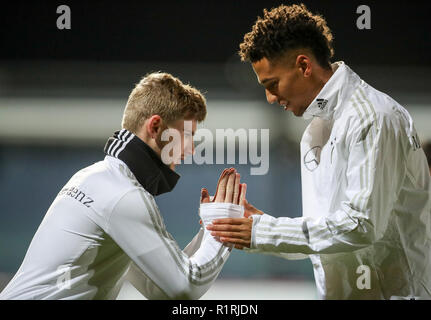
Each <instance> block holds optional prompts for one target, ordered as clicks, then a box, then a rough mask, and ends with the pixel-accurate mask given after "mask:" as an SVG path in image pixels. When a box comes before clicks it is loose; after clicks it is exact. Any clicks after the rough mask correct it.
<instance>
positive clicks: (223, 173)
mask: <svg viewBox="0 0 431 320" xmlns="http://www.w3.org/2000/svg"><path fill="white" fill-rule="evenodd" d="M227 170H228V169H227V168H225V169H224V170H223V171H222V172H221V174H220V177H219V179H218V181H217V188H216V192H215V194H214V196H213V200H215V199H216V197H217V192H218V189H219V186H220V181H221V180H222V179H223V177H224V176H225V175H226V172H227Z"/></svg>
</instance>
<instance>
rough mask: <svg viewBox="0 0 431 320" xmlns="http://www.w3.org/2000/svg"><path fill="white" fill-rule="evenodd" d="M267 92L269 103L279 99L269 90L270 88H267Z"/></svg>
mask: <svg viewBox="0 0 431 320" xmlns="http://www.w3.org/2000/svg"><path fill="white" fill-rule="evenodd" d="M265 94H266V100H267V101H268V103H269V104H273V103H275V102H277V101H278V100H277V96H276V95H274V94H272V93H271V92H269V90H265Z"/></svg>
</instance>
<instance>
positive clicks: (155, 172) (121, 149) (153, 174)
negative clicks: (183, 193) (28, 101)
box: [104, 129, 180, 196]
mask: <svg viewBox="0 0 431 320" xmlns="http://www.w3.org/2000/svg"><path fill="white" fill-rule="evenodd" d="M104 152H105V154H107V155H110V156H112V157H115V158H118V159H120V160H122V161H123V162H124V163H125V164H126V165H127V166H128V167H129V169H130V171H132V173H133V174H134V175H135V177H136V179H137V180H138V182H139V183H140V184H141V185H142V186H143V187H144V189H145V190H147V191H148V192H149V193H151V194H152V195H153V196H157V195H159V194H162V193H165V192H170V191H172V189H173V188H174V187H175V185H176V184H177V182H178V179H179V178H180V176H179V175H178V174H177V173H176V172H175V171H173V170H172V169H171V168H169V167H168V166H167V165H166V164H164V163H163V162H162V160H161V159H160V157H159V156H158V155H157V154H156V153H155V152H154V150H153V149H151V148H150V147H149V146H148V145H147V144H146V143H145V142H144V141H142V140H141V139H139V138H138V137H137V136H135V135H134V134H133V133H132V132H130V131H128V130H126V129H122V130H120V131H116V132H115V133H114V135H113V136H112V137H110V138H109V139H108V141H107V142H106V145H105V148H104Z"/></svg>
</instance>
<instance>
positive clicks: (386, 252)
mask: <svg viewBox="0 0 431 320" xmlns="http://www.w3.org/2000/svg"><path fill="white" fill-rule="evenodd" d="M332 67H333V69H334V70H336V71H335V73H334V74H333V75H332V77H331V78H330V79H329V81H328V82H327V83H326V84H325V86H324V87H323V88H322V90H321V91H320V92H319V94H318V95H317V97H316V98H315V99H314V101H313V102H312V103H311V104H310V106H309V107H308V108H307V110H306V112H305V114H304V118H306V119H309V118H313V120H312V121H311V123H310V124H309V125H308V127H307V128H306V130H305V132H304V135H303V137H302V141H301V177H302V207H303V217H300V218H284V217H283V218H274V217H272V216H270V215H267V214H264V215H262V216H258V215H254V216H252V217H253V229H252V244H251V250H250V251H252V252H253V251H254V252H265V253H273V254H277V255H282V256H284V257H287V258H292V259H293V258H304V257H307V256H308V257H310V259H311V262H312V264H313V268H314V276H315V281H316V285H317V289H318V295H319V298H322V299H399V298H405V299H419V298H423V299H430V298H431V263H430V262H431V231H430V226H431V220H430V218H431V202H430V174H429V169H428V164H427V160H426V157H425V154H424V152H423V150H422V149H421V148H420V143H419V139H418V136H417V134H416V131H415V128H414V125H413V121H412V118H411V117H410V115H409V113H408V112H407V111H406V110H405V109H404V108H403V107H402V106H400V105H399V104H398V103H397V102H396V101H394V100H393V99H391V98H390V97H389V96H387V95H386V94H384V93H382V92H379V91H377V90H376V89H374V88H372V87H371V86H370V85H368V84H367V83H365V82H364V81H363V80H361V79H360V78H359V77H358V75H357V74H355V73H354V72H353V71H352V70H351V69H350V68H349V67H348V66H347V65H345V64H344V63H343V62H338V63H335V64H333V66H332Z"/></svg>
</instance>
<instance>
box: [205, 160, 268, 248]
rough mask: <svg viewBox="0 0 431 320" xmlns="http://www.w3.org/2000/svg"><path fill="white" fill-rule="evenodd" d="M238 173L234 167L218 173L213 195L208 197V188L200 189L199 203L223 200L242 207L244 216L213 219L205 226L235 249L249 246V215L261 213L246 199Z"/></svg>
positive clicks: (250, 229) (217, 237) (251, 221)
mask: <svg viewBox="0 0 431 320" xmlns="http://www.w3.org/2000/svg"><path fill="white" fill-rule="evenodd" d="M240 178H241V176H240V174H239V173H238V172H237V171H236V170H235V169H234V168H229V169H224V170H223V172H222V173H221V174H220V178H219V180H218V183H217V189H216V193H215V195H214V197H212V198H211V197H210V195H209V193H208V190H207V189H206V188H203V189H202V190H201V203H208V202H225V203H233V204H237V205H241V206H243V207H244V218H224V219H215V220H213V221H212V224H209V225H207V226H206V228H207V229H208V230H210V231H211V235H212V236H214V237H215V238H216V239H217V240H219V241H220V242H222V243H224V244H226V245H233V246H234V247H235V248H236V249H244V248H245V247H247V248H250V244H251V231H252V225H253V220H252V218H251V215H253V214H263V212H262V211H260V210H258V209H256V208H255V207H254V206H253V205H251V204H250V203H249V202H248V201H247V199H246V193H247V184H245V183H240Z"/></svg>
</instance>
